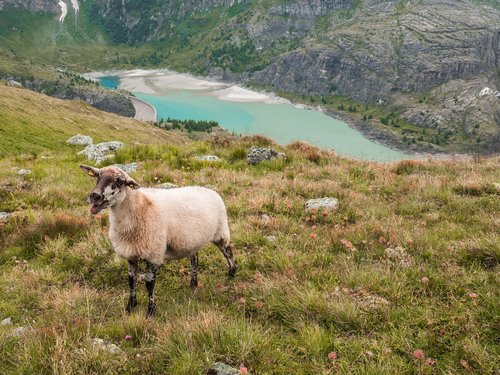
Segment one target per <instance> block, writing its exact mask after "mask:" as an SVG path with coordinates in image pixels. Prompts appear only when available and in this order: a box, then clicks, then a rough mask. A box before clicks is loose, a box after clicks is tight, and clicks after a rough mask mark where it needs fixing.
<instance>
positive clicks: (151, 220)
mask: <svg viewBox="0 0 500 375" xmlns="http://www.w3.org/2000/svg"><path fill="white" fill-rule="evenodd" d="M80 168H81V169H82V170H83V171H84V172H85V173H86V174H88V175H90V176H92V177H95V178H97V185H96V186H95V188H94V190H93V191H92V192H91V193H90V203H91V207H90V211H91V213H92V214H94V215H95V214H97V213H99V212H100V211H101V210H103V209H105V208H106V207H109V223H110V227H109V238H110V240H111V243H112V245H113V248H114V250H115V252H116V254H118V255H119V256H120V257H122V258H124V259H126V260H127V261H128V265H129V271H128V280H129V287H130V297H129V300H128V304H127V312H129V313H130V312H131V311H132V309H133V308H134V307H135V306H136V305H137V298H136V285H137V268H138V263H139V260H144V261H146V266H147V270H146V274H145V280H146V288H147V290H148V294H149V305H148V311H147V315H148V316H151V315H153V313H154V310H155V306H156V303H155V297H154V285H155V278H156V272H157V270H158V268H159V267H160V265H161V264H163V263H164V262H165V261H167V260H173V259H181V258H186V257H189V258H190V261H191V284H190V286H191V288H192V289H196V287H197V286H198V280H197V266H198V254H197V253H198V250H200V249H201V248H202V247H203V246H205V245H206V244H208V243H210V242H212V243H214V244H215V245H217V247H218V248H219V249H220V251H221V252H222V253H223V254H224V256H225V257H226V260H227V263H228V265H229V275H230V276H234V275H235V273H236V270H237V265H236V263H235V262H234V260H233V253H232V246H231V245H230V243H229V240H230V234H229V227H228V223H227V213H226V207H225V205H224V202H223V201H222V198H221V197H220V195H219V194H217V193H216V192H215V191H213V190H210V189H207V188H204V187H199V186H190V187H184V188H176V189H168V190H165V189H144V188H140V185H139V184H138V183H137V182H135V181H134V180H133V179H132V178H130V176H129V175H128V174H127V173H125V172H124V171H122V170H121V169H119V168H117V167H113V166H111V167H104V168H101V169H97V168H93V167H89V166H86V165H81V166H80ZM134 189H137V190H134Z"/></svg>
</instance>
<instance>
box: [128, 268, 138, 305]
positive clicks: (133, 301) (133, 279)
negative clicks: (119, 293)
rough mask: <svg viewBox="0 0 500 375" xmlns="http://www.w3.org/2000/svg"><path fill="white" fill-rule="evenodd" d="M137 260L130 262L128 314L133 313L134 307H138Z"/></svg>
mask: <svg viewBox="0 0 500 375" xmlns="http://www.w3.org/2000/svg"><path fill="white" fill-rule="evenodd" d="M137 265H138V262H137V260H129V261H128V286H129V289H130V295H129V297H128V303H127V313H129V314H130V313H131V312H132V310H133V309H134V307H136V306H137V294H136V287H137Z"/></svg>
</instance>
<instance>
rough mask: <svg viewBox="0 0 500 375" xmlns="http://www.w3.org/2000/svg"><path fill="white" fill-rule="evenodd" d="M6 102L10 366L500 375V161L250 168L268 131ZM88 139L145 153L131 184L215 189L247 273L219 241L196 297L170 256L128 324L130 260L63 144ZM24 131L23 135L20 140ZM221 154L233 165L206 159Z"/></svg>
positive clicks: (308, 157) (316, 158) (0, 355)
mask: <svg viewBox="0 0 500 375" xmlns="http://www.w3.org/2000/svg"><path fill="white" fill-rule="evenodd" d="M0 98H1V99H0V101H1V102H0V104H1V105H0V113H1V116H2V117H1V120H0V129H1V130H2V131H3V132H2V136H1V137H0V142H4V143H2V144H1V150H2V151H4V150H5V147H8V150H9V151H8V152H4V155H3V158H2V159H0V211H9V212H12V213H13V216H12V218H11V219H10V220H8V221H7V222H5V223H2V224H1V225H0V295H1V296H2V298H1V299H0V320H2V319H5V318H7V317H11V318H12V320H13V326H0V366H1V368H2V372H3V373H8V374H10V373H12V374H21V373H30V374H31V373H58V374H93V373H100V374H118V373H127V374H144V373H146V374H149V373H172V374H198V373H204V372H205V371H206V370H207V368H208V367H209V366H210V365H211V364H212V363H213V362H215V361H223V362H226V363H229V364H231V365H233V366H235V367H239V366H240V365H243V366H245V367H247V368H248V369H249V372H250V373H251V374H271V373H272V374H327V373H328V374H330V373H339V374H346V373H352V374H354V373H356V374H359V373H371V374H431V373H462V372H463V373H481V374H483V373H495V371H498V361H497V360H496V359H495V358H497V359H498V354H499V353H498V349H499V347H498V329H499V321H498V311H499V309H500V306H499V301H500V298H499V295H498V291H499V290H500V289H499V287H500V285H499V279H498V271H499V268H498V267H499V265H498V264H499V260H500V247H499V244H500V236H499V231H498V229H499V225H500V222H499V218H498V212H500V190H499V188H498V182H500V168H499V166H500V160H499V159H498V158H496V159H474V160H443V161H410V162H400V163H397V164H385V165H380V164H376V163H369V162H359V161H353V160H348V159H343V158H339V157H337V156H335V155H334V154H332V153H328V152H322V151H319V150H317V149H315V148H313V147H310V146H308V145H304V144H293V145H290V146H287V147H284V148H281V147H278V146H276V145H273V146H272V147H274V148H276V149H282V150H283V151H284V152H285V153H286V155H287V159H286V160H285V161H276V162H268V163H263V164H260V165H257V166H248V165H247V164H246V161H245V153H246V150H247V148H248V147H249V146H251V145H259V144H260V145H267V144H270V143H271V142H270V141H269V140H266V139H264V138H261V137H253V138H243V139H239V140H232V141H228V142H224V141H223V140H222V139H221V137H218V138H216V139H214V140H212V141H207V142H192V143H187V144H182V145H179V141H180V139H172V140H171V141H170V140H169V137H170V136H169V135H168V134H166V133H162V132H159V131H158V130H156V129H153V128H151V127H148V126H145V125H141V124H138V123H137V122H135V121H132V120H126V119H123V118H120V117H116V116H112V115H109V114H104V113H100V112H97V111H94V110H93V109H90V108H88V107H87V106H85V105H82V104H78V103H71V102H60V101H57V100H53V99H50V98H47V97H44V96H40V95H38V94H33V93H30V92H28V91H24V90H21V91H20V90H15V89H11V88H5V87H2V86H0ZM15 98H18V99H17V100H15ZM20 126H23V127H24V129H28V130H29V132H30V137H29V138H28V137H27V136H25V135H23V134H24V133H23V132H22V131H19V127H20ZM125 128H127V130H125ZM14 132H18V133H17V134H16V133H14ZM76 133H85V134H89V135H92V136H94V137H95V138H96V139H102V140H107V139H110V138H112V139H120V140H123V141H125V142H127V143H128V145H129V146H128V147H127V148H125V149H123V150H121V151H119V153H118V155H117V157H116V159H115V161H117V162H130V161H136V162H138V163H139V165H140V169H139V171H138V172H136V173H134V174H132V175H133V177H134V178H135V179H136V180H137V181H139V182H140V183H142V184H143V185H145V186H154V185H156V184H158V183H162V182H173V183H176V184H178V185H181V186H183V185H192V184H196V185H206V186H211V187H213V188H214V189H216V190H217V191H218V192H219V193H220V194H221V195H222V196H223V197H224V199H225V201H226V203H227V207H228V211H229V219H230V223H231V230H232V236H233V242H234V245H235V249H236V250H235V258H236V260H237V262H238V263H239V265H240V267H241V268H240V271H239V273H238V274H237V276H236V278H235V279H231V280H229V279H227V277H226V265H225V260H224V258H223V257H222V255H221V254H220V253H219V251H218V250H217V249H216V248H215V247H213V246H212V247H209V248H206V249H204V250H203V251H202V253H201V254H200V268H201V269H200V273H199V278H200V283H201V287H200V288H199V289H198V290H197V291H196V292H194V293H192V292H191V291H190V289H189V287H188V284H189V272H188V270H189V262H188V261H187V260H182V261H178V262H171V263H169V264H166V265H165V266H164V267H163V268H162V269H161V271H160V273H159V276H158V283H157V285H158V286H157V299H158V309H157V315H156V317H155V318H154V319H152V320H146V319H145V318H144V314H145V307H146V302H147V301H146V293H145V288H144V287H143V286H142V285H141V288H140V289H139V290H140V293H139V298H140V300H139V306H138V309H137V312H136V313H134V314H133V315H132V316H127V315H126V314H125V313H124V307H125V303H126V299H127V296H128V287H127V282H126V278H127V276H126V275H127V265H126V262H125V261H123V260H118V259H115V257H114V255H113V250H112V248H111V245H110V243H109V240H108V238H107V234H106V232H107V226H108V223H107V214H106V213H104V214H102V215H100V216H98V217H93V216H91V215H90V213H89V207H88V205H87V202H86V197H87V195H88V193H89V192H90V190H91V189H92V187H93V183H94V182H93V181H92V179H90V178H88V177H86V176H84V175H83V173H81V171H80V170H79V169H78V167H77V166H78V164H79V163H81V162H86V161H85V160H84V159H83V158H82V157H80V156H77V155H76V152H77V151H78V150H79V149H80V148H79V147H76V146H75V147H73V146H71V147H70V146H67V145H65V144H64V140H65V139H66V138H67V137H68V136H69V135H73V134H76ZM14 136H15V137H25V138H24V139H26V141H24V142H23V141H20V142H19V146H16V147H14V146H13V145H12V144H11V143H9V141H8V142H5V139H7V140H9V139H10V140H11V141H12V140H13V139H15V138H14ZM6 137H7V138H6ZM153 138H154V141H155V142H157V143H158V144H157V145H134V144H133V142H134V140H137V141H140V142H143V143H150V142H151V141H152V139H153ZM163 141H168V143H165V142H163ZM39 150H46V152H44V153H43V154H41V153H39ZM11 152H14V153H16V154H17V155H15V156H5V154H7V153H11ZM206 153H210V154H216V155H219V156H220V157H221V158H222V160H223V161H222V162H221V163H219V164H215V165H211V164H206V163H203V162H199V161H196V160H194V159H193V158H192V157H193V156H194V155H197V154H198V155H200V154H206ZM13 167H17V168H29V169H32V171H33V173H32V174H31V175H26V176H23V177H21V176H18V175H17V174H16V172H15V170H13V169H12V168H13ZM495 184H496V185H495ZM323 196H333V197H337V198H338V199H339V201H340V206H339V209H338V211H336V212H334V213H331V214H325V213H323V212H317V213H316V214H312V215H308V214H305V213H304V210H303V207H304V203H305V201H306V200H307V199H309V198H316V197H323ZM263 214H265V215H268V216H269V218H266V217H264V218H263V217H262V215H263ZM387 249H390V250H387ZM19 327H25V328H26V329H25V330H24V331H23V332H22V333H20V330H19V329H18V328H19ZM16 329H17V331H16ZM126 336H130V337H127V339H125V337H126ZM93 338H101V339H104V340H105V341H106V342H107V343H114V344H116V345H117V346H118V347H119V348H120V349H121V353H120V354H113V353H110V352H108V351H107V350H106V349H99V347H96V346H94V345H93V344H92V340H93ZM417 349H420V350H422V351H423V354H424V355H425V358H424V359H418V358H416V357H415V356H414V352H415V351H416V350H417ZM333 352H335V353H336V358H335V359H334V358H333V357H334V355H333V354H330V358H329V353H333ZM420 354H421V353H420V352H418V351H417V352H416V353H415V355H416V356H418V357H421V355H420Z"/></svg>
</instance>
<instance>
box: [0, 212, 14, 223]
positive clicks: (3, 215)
mask: <svg viewBox="0 0 500 375" xmlns="http://www.w3.org/2000/svg"><path fill="white" fill-rule="evenodd" d="M11 216H12V214H11V213H9V212H0V221H7V220H8V219H9V218H10V217H11Z"/></svg>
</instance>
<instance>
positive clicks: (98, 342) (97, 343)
mask: <svg viewBox="0 0 500 375" xmlns="http://www.w3.org/2000/svg"><path fill="white" fill-rule="evenodd" d="M92 345H94V347H96V348H98V349H103V350H106V351H108V352H110V353H113V354H119V353H121V351H122V350H121V349H120V348H119V347H118V346H117V345H115V344H112V343H107V342H106V341H104V340H103V339H100V338H98V337H95V338H93V339H92Z"/></svg>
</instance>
